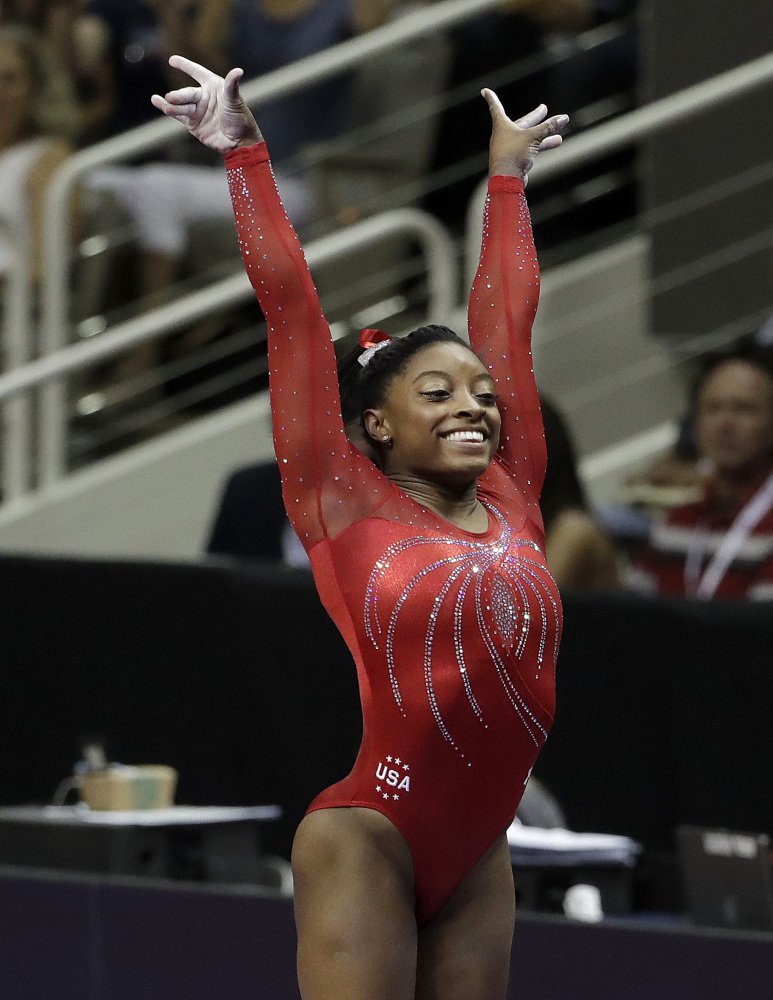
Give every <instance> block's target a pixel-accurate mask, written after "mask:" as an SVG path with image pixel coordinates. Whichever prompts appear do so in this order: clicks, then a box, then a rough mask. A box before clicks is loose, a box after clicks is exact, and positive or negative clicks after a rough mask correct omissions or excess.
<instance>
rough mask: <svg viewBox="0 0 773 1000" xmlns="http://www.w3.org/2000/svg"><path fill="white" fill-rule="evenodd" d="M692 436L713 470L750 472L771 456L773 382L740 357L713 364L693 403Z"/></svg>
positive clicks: (740, 474) (754, 472)
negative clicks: (693, 428) (693, 429)
mask: <svg viewBox="0 0 773 1000" xmlns="http://www.w3.org/2000/svg"><path fill="white" fill-rule="evenodd" d="M695 436H696V439H697V443H698V448H699V450H700V452H701V454H702V455H704V456H706V457H707V458H709V459H711V461H712V463H713V464H714V467H715V468H716V470H717V471H718V472H719V473H721V474H724V475H727V476H733V477H741V478H744V477H753V476H755V475H757V474H758V473H760V472H762V471H763V470H764V469H765V468H766V467H767V466H769V465H770V462H771V459H772V458H773V383H772V382H771V380H770V378H769V377H768V376H767V375H766V374H765V373H764V372H763V371H762V370H761V369H759V368H757V367H755V366H754V365H750V364H747V363H746V362H745V361H742V360H735V359H733V360H729V361H726V362H724V363H723V364H721V365H719V367H718V368H716V370H715V371H713V372H712V373H711V374H710V375H709V377H708V378H707V380H706V382H705V384H704V385H703V387H702V388H701V390H700V393H699V394H698V398H697V400H696V407H695Z"/></svg>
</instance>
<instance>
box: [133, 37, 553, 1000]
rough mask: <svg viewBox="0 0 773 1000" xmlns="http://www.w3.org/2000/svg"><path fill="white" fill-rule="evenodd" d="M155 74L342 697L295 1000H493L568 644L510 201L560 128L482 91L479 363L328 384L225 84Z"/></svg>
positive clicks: (459, 359) (529, 301) (377, 341)
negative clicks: (210, 202) (258, 393)
mask: <svg viewBox="0 0 773 1000" xmlns="http://www.w3.org/2000/svg"><path fill="white" fill-rule="evenodd" d="M170 63H171V65H172V66H173V67H174V68H175V69H179V70H182V71H184V72H186V73H187V74H189V75H190V76H191V77H192V79H193V81H194V84H193V85H191V86H188V87H183V88H181V89H179V90H175V91H172V92H171V93H168V94H167V95H166V96H165V97H162V96H160V95H154V96H153V98H152V101H153V104H154V105H155V107H156V108H157V109H158V110H160V111H161V112H163V113H164V114H166V115H169V116H170V117H172V118H176V119H177V120H178V121H180V122H181V123H182V124H184V125H185V126H187V128H188V130H189V131H190V132H191V133H192V134H193V135H194V136H195V137H196V138H197V139H199V140H200V141H201V142H202V143H203V144H204V145H205V146H207V147H208V148H210V149H213V150H216V151H218V152H220V153H222V154H223V155H224V157H225V166H226V169H227V175H228V182H229V187H230V192H231V198H232V201H233V209H234V216H235V219H236V226H237V231H238V237H239V243H240V247H241V252H242V257H243V261H244V266H245V268H246V270H247V274H248V275H249V278H250V281H251V283H252V285H253V288H254V289H255V292H256V294H257V297H258V299H259V301H260V305H261V307H262V310H263V313H264V315H265V317H266V321H267V324H268V354H269V367H270V393H271V408H272V414H273V426H274V442H275V448H276V455H277V459H278V462H279V468H280V470H281V475H282V488H283V497H284V503H285V507H286V509H287V513H288V516H289V518H290V521H291V523H292V525H293V527H294V529H295V531H296V533H297V535H298V537H299V538H300V540H301V542H302V543H303V545H304V547H305V549H306V551H307V553H308V556H309V560H310V562H311V566H312V570H313V573H314V579H315V582H316V585H317V588H318V591H319V595H320V598H321V600H322V602H323V604H324V606H325V608H326V609H327V611H328V612H329V614H330V616H331V618H332V619H333V621H334V622H335V624H336V626H337V627H338V628H339V630H340V632H341V634H342V636H343V638H344V639H345V641H346V643H347V645H348V647H349V649H350V651H351V653H352V657H353V658H354V661H355V664H356V669H357V674H358V679H359V685H360V696H361V703H362V712H363V738H362V745H361V747H360V750H359V754H358V756H357V759H356V762H355V764H354V767H353V769H352V771H351V773H350V774H349V775H348V776H347V777H345V778H343V780H341V781H339V782H338V783H337V784H335V785H333V786H332V787H331V788H328V789H326V790H325V791H323V792H321V794H320V795H319V796H318V797H317V798H316V799H315V800H314V801H313V802H312V803H311V805H310V806H309V810H308V813H307V815H306V816H305V818H304V819H303V821H302V823H301V824H300V826H299V829H298V832H297V834H296V837H295V842H294V846H293V855H292V865H293V873H294V879H295V915H296V924H297V930H298V979H299V985H300V991H301V995H302V997H303V1000H504V998H505V996H506V992H507V979H508V971H509V967H510V949H511V942H512V935H513V928H514V919H515V893H514V886H513V877H512V869H511V865H510V857H509V851H508V846H507V840H506V836H505V833H506V830H507V827H508V826H509V824H510V822H511V821H512V819H513V817H514V815H515V810H516V807H517V805H518V802H519V800H520V798H521V795H522V793H523V788H524V786H525V784H526V782H527V780H528V778H529V774H530V772H531V768H532V766H533V764H534V762H535V760H536V758H537V755H538V753H539V751H540V749H541V747H542V745H543V743H544V742H545V739H546V738H547V734H548V730H549V728H550V725H551V722H552V719H553V712H554V675H555V661H556V655H557V651H558V643H559V638H560V631H561V607H560V600H559V595H558V591H557V589H556V586H555V584H554V582H553V580H552V578H551V576H550V573H549V572H548V569H547V566H546V563H545V548H544V533H543V524H542V518H541V515H540V509H539V495H540V487H541V484H542V481H543V478H544V474H545V443H544V435H543V429H542V420H541V416H540V408H539V401H538V398H537V390H536V386H535V382H534V375H533V371H532V359H531V348H530V339H531V327H532V322H533V319H534V315H535V312H536V308H537V299H538V294H539V270H538V265H537V259H536V253H535V249H534V243H533V238H532V231H531V222H530V218H529V211H528V207H527V204H526V199H525V196H524V187H525V184H526V180H527V174H528V172H529V170H530V168H531V167H532V165H533V163H534V160H535V158H536V156H537V154H538V153H539V152H541V151H542V150H546V149H551V148H554V147H556V146H558V145H559V144H560V142H561V132H562V130H563V129H564V127H565V126H566V123H567V121H568V119H567V117H566V116H565V115H559V116H555V117H547V109H546V108H545V106H544V105H541V106H540V107H538V108H536V109H535V110H534V111H532V112H531V113H530V114H528V115H526V116H525V117H523V118H521V119H520V120H518V121H512V120H511V119H509V118H508V117H507V115H506V113H505V111H504V109H503V107H502V105H501V103H500V102H499V99H498V98H497V96H496V95H495V94H494V93H493V92H492V91H491V90H484V91H483V92H482V93H483V96H484V98H485V99H486V101H487V103H488V108H489V111H490V114H491V120H492V133H491V142H490V147H489V172H490V179H489V189H488V197H487V202H486V209H485V218H484V227H483V247H482V251H481V257H480V264H479V266H478V270H477V274H476V277H475V280H474V283H473V286H472V291H471V295H470V302H469V338H470V344H471V345H472V346H471V347H470V346H469V345H468V344H467V343H466V342H465V341H464V340H462V339H461V338H460V337H458V336H457V335H456V334H455V333H453V332H452V331H451V330H449V329H448V328H446V327H443V326H424V327H421V328H420V329H418V330H415V331H413V332H412V333H410V334H408V335H406V336H403V337H396V338H391V337H388V336H386V335H385V334H383V333H381V332H378V331H372V330H366V331H363V332H362V334H361V335H360V343H359V345H358V346H357V348H356V349H355V350H354V351H353V352H352V353H351V355H350V356H349V357H347V358H345V359H344V360H343V361H342V363H341V366H340V370H338V371H337V366H336V359H335V354H334V350H333V344H332V341H331V337H330V331H329V328H328V325H327V322H326V320H325V317H324V315H323V313H322V309H321V306H320V302H319V299H318V296H317V293H316V290H315V288H314V284H313V282H312V279H311V276H310V274H309V271H308V268H307V266H306V262H305V258H304V255H303V251H302V249H301V246H300V244H299V241H298V238H297V236H296V235H295V233H294V231H293V229H292V227H291V224H290V222H289V221H288V218H287V216H286V214H285V212H284V209H283V207H282V204H281V202H280V200H279V196H278V194H277V191H276V187H275V184H274V180H273V175H272V171H271V165H270V161H269V157H268V151H267V148H266V145H265V142H264V140H263V136H262V135H261V132H260V130H259V128H258V126H257V124H256V122H255V119H254V118H253V116H252V114H251V112H250V111H249V109H248V108H247V107H246V105H245V104H244V103H243V101H242V99H241V97H240V94H239V81H240V79H241V76H242V71H241V70H240V69H232V70H231V71H230V72H229V73H228V74H227V76H226V77H225V79H223V78H222V77H220V76H217V75H216V74H214V73H212V72H210V71H209V70H207V69H206V68H204V67H203V66H200V65H198V64H196V63H193V62H191V61H189V60H187V59H184V58H182V57H180V56H173V57H172V58H171V59H170ZM354 442H357V443H354ZM299 624H300V623H299ZM309 669H310V670H314V669H316V666H315V664H314V662H313V661H311V662H310V664H309Z"/></svg>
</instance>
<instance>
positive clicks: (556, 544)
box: [540, 397, 619, 590]
mask: <svg viewBox="0 0 773 1000" xmlns="http://www.w3.org/2000/svg"><path fill="white" fill-rule="evenodd" d="M541 404H542V417H543V421H544V424H545V443H546V446H547V453H548V466H547V473H546V475H545V483H544V486H543V487H542V496H541V498H540V507H541V509H542V516H543V518H544V521H545V542H546V556H547V561H548V566H549V567H550V571H551V573H552V574H553V576H554V577H555V580H556V583H557V584H558V586H559V588H564V587H567V588H576V589H583V590H605V589H611V588H614V587H617V586H618V584H619V574H618V556H617V552H616V550H615V547H614V545H613V544H612V542H611V540H610V539H609V537H608V536H607V535H606V534H605V532H604V531H603V530H602V528H601V527H600V526H599V524H598V523H597V521H596V519H595V518H594V516H593V514H592V513H591V512H590V509H589V506H588V502H587V500H586V498H585V491H584V490H583V487H582V483H581V482H580V478H579V475H578V472H577V459H576V455H575V450H574V445H573V443H572V439H571V435H570V434H569V431H568V428H567V427H566V424H565V423H564V420H563V418H562V417H561V415H560V414H559V412H558V410H557V409H556V408H555V407H554V406H553V405H552V404H551V403H550V402H548V401H547V400H546V399H545V398H544V397H542V399H541Z"/></svg>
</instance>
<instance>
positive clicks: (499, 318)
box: [468, 90, 568, 498]
mask: <svg viewBox="0 0 773 1000" xmlns="http://www.w3.org/2000/svg"><path fill="white" fill-rule="evenodd" d="M483 96H484V97H485V98H486V100H487V102H488V105H489V110H490V112H491V120H492V133H491V144H490V147H489V175H490V176H489V190H488V196H487V199H486V208H485V215H484V220H483V245H482V249H481V257H480V262H479V264H478V270H477V273H476V275H475V280H474V281H473V285H472V291H471V293H470V302H469V310H468V323H469V332H470V342H471V344H472V346H473V348H474V349H475V351H476V352H477V353H478V354H479V355H480V357H481V358H482V359H483V362H484V364H486V366H487V367H488V368H489V369H490V370H491V373H492V374H493V376H494V379H495V381H496V384H497V393H498V396H499V410H500V413H501V416H502V431H501V436H500V447H499V452H498V454H497V459H498V461H499V462H500V463H501V464H502V465H503V466H504V468H505V469H506V471H507V472H508V474H509V475H510V476H511V477H512V478H513V479H514V480H515V481H516V484H517V486H518V488H519V489H521V490H525V491H526V492H528V493H530V494H531V495H532V498H536V497H538V496H539V491H540V490H541V488H542V482H543V480H544V477H545V463H546V457H545V438H544V434H543V430H542V417H541V414H540V408H539V398H538V396H537V386H536V383H535V380H534V370H533V365H532V355H531V328H532V323H533V322H534V316H535V314H536V311H537V302H538V299H539V266H538V263H537V254H536V250H535V247H534V239H533V236H532V230H531V220H530V218H529V209H528V206H527V204H526V197H525V194H524V188H525V185H526V182H527V180H528V173H529V170H531V167H532V166H533V164H534V160H535V158H536V156H537V155H538V153H540V152H541V151H542V150H545V149H551V148H554V147H556V146H558V145H560V143H561V135H560V133H561V130H562V129H563V128H564V127H565V126H566V124H567V122H568V118H567V116H566V115H558V116H555V117H553V118H547V117H546V115H547V109H546V108H545V106H544V105H540V107H538V108H536V109H535V110H534V111H532V112H531V113H530V114H528V115H526V116H525V117H524V118H521V119H519V120H518V121H511V119H509V118H508V117H507V115H506V114H505V112H504V109H503V108H502V105H501V103H500V102H499V99H498V98H497V96H496V94H494V93H493V91H490V90H484V91H483Z"/></svg>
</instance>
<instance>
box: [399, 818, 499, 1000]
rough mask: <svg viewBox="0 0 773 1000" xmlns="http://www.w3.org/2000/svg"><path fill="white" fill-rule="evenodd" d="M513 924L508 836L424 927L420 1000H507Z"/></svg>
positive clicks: (420, 947) (418, 982)
mask: <svg viewBox="0 0 773 1000" xmlns="http://www.w3.org/2000/svg"><path fill="white" fill-rule="evenodd" d="M514 924H515V887H514V885H513V872H512V867H511V864H510V850H509V847H508V845H507V839H506V838H505V836H504V835H503V836H502V837H499V838H497V841H496V842H495V843H494V845H493V846H492V847H491V848H490V849H489V850H488V852H487V853H486V854H485V855H484V857H483V858H482V859H481V860H480V861H479V862H478V864H477V865H476V866H475V868H473V870H472V871H471V872H470V873H469V874H468V875H467V876H466V877H465V878H464V879H463V880H462V882H461V883H460V884H459V885H458V886H457V888H456V889H455V890H454V893H453V895H452V896H451V897H450V898H449V900H448V901H447V902H446V903H445V904H444V906H443V907H442V909H441V910H439V911H438V913H437V914H436V915H435V916H434V917H433V918H432V919H431V920H430V921H429V922H428V923H427V924H425V925H424V926H423V927H422V928H421V930H420V932H419V938H418V953H417V976H416V998H415V1000H505V997H506V995H507V980H508V975H509V971H510V951H511V948H512V940H513V928H514Z"/></svg>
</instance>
